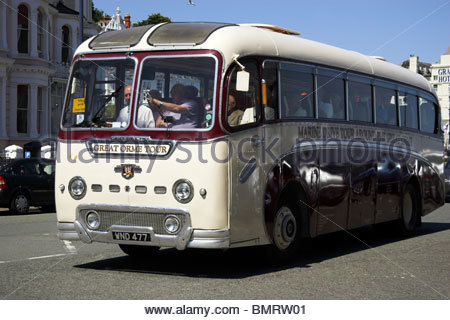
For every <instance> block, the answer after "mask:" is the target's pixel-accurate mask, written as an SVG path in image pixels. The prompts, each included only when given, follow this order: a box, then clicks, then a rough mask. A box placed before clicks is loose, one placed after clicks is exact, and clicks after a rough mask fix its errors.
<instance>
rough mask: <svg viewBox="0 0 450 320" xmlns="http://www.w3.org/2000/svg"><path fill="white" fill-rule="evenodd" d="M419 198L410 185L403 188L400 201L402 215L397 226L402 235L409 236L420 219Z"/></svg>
mask: <svg viewBox="0 0 450 320" xmlns="http://www.w3.org/2000/svg"><path fill="white" fill-rule="evenodd" d="M418 201H419V196H418V195H417V192H416V190H415V188H414V186H413V185H412V184H408V185H407V186H406V188H405V192H404V194H403V199H402V214H401V216H400V219H398V221H397V224H398V228H399V229H400V232H401V233H402V234H404V235H411V234H412V233H414V231H415V230H416V227H417V223H418V221H419V219H420V205H419V202H418Z"/></svg>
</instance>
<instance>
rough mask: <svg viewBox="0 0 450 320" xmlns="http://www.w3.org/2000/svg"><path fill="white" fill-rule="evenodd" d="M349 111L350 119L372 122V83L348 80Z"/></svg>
mask: <svg viewBox="0 0 450 320" xmlns="http://www.w3.org/2000/svg"><path fill="white" fill-rule="evenodd" d="M348 111H349V118H350V120H353V121H365V122H372V87H371V85H370V84H366V83H361V82H355V81H349V82H348Z"/></svg>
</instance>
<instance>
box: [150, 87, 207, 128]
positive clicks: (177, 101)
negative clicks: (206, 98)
mask: <svg viewBox="0 0 450 320" xmlns="http://www.w3.org/2000/svg"><path fill="white" fill-rule="evenodd" d="M187 94H189V89H188V90H186V86H184V85H183V84H181V83H177V84H175V85H174V86H173V87H172V89H171V90H170V95H171V97H172V102H165V101H161V100H160V99H156V98H152V97H151V98H150V99H151V100H149V103H154V104H156V106H158V107H160V108H162V110H163V111H171V112H174V113H178V114H180V119H179V120H177V121H175V123H174V124H173V125H172V128H182V129H186V128H196V127H198V126H199V113H200V110H199V105H198V103H197V102H196V101H195V100H194V99H192V98H188V97H187ZM158 126H159V127H166V128H167V127H168V126H169V124H168V123H167V122H164V121H163V122H161V123H158Z"/></svg>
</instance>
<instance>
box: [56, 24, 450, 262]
mask: <svg viewBox="0 0 450 320" xmlns="http://www.w3.org/2000/svg"><path fill="white" fill-rule="evenodd" d="M298 35H299V34H298V33H297V32H295V31H292V30H288V29H285V28H281V27H276V26H271V25H263V24H260V25H256V24H224V23H164V24H158V25H150V26H144V27H138V28H132V29H128V30H123V31H110V32H105V33H101V34H99V35H97V36H96V37H93V38H91V39H89V40H87V41H85V42H84V43H83V44H82V45H81V46H80V47H79V48H78V49H77V50H76V53H75V56H74V60H73V65H72V69H71V75H70V80H69V85H68V88H67V93H66V99H65V106H64V110H63V115H62V120H61V127H60V132H59V137H58V163H57V170H56V207H57V217H58V229H59V238H60V239H66V240H81V241H83V242H84V243H92V242H104V243H111V244H118V245H119V246H120V247H121V249H122V250H123V251H124V252H125V253H127V254H130V255H135V256H142V255H148V254H150V253H152V252H154V251H156V250H158V249H159V248H161V247H172V248H177V249H179V250H183V249H186V248H208V249H227V248H235V247H243V246H260V245H265V246H266V248H267V249H268V252H270V253H272V254H273V257H274V259H285V258H290V257H293V256H295V254H296V253H297V251H298V250H299V248H300V247H301V246H302V243H303V242H302V240H304V239H308V238H313V237H316V236H318V235H322V234H326V233H330V232H335V231H339V230H349V229H354V228H358V227H361V226H365V225H373V224H379V223H385V222H390V223H391V222H392V223H393V224H395V225H397V226H398V228H399V230H400V231H402V232H403V233H411V232H413V231H414V229H415V228H416V227H418V226H420V223H421V217H422V216H424V215H426V214H428V213H430V212H432V211H433V210H435V209H436V208H438V207H440V206H442V205H443V204H444V172H443V169H444V168H443V133H442V130H441V126H440V121H441V118H440V107H439V104H438V100H437V99H436V96H435V94H434V91H433V89H432V87H431V86H430V84H429V83H428V82H427V81H426V80H425V79H424V78H423V77H422V76H420V75H418V74H415V73H413V72H410V71H408V70H406V69H404V68H401V67H399V66H396V65H393V64H391V63H388V62H386V61H382V60H381V59H379V58H374V57H368V56H365V55H362V54H360V53H357V52H354V51H347V50H344V49H340V48H336V47H333V46H329V45H326V44H322V43H318V42H314V41H310V40H306V39H304V38H302V37H299V36H298ZM175 87H178V89H179V88H181V90H178V89H177V90H178V91H181V93H180V92H178V91H177V92H178V93H176V92H175V91H176V90H175ZM180 96H181V97H180Z"/></svg>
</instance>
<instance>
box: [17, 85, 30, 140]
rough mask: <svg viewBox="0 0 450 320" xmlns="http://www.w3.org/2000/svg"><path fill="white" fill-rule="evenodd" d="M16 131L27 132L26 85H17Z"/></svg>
mask: <svg viewBox="0 0 450 320" xmlns="http://www.w3.org/2000/svg"><path fill="white" fill-rule="evenodd" d="M17 133H22V134H27V133H28V86H27V85H22V84H20V85H18V86H17Z"/></svg>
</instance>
